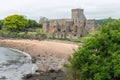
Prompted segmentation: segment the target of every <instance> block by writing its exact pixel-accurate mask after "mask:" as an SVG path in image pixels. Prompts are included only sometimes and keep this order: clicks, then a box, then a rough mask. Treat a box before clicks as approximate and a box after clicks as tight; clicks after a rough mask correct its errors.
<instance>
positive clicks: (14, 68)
mask: <svg viewBox="0 0 120 80" xmlns="http://www.w3.org/2000/svg"><path fill="white" fill-rule="evenodd" d="M32 68H33V64H32V63H31V58H30V56H28V55H26V54H23V53H22V52H19V51H16V50H12V49H8V48H2V47H0V80H21V77H22V76H23V75H24V74H28V73H31V72H32Z"/></svg>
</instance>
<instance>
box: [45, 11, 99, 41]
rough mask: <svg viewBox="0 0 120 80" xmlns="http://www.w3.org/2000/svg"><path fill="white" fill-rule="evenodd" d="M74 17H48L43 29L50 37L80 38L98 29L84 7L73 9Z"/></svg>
mask: <svg viewBox="0 0 120 80" xmlns="http://www.w3.org/2000/svg"><path fill="white" fill-rule="evenodd" d="M71 14H72V19H54V20H49V19H46V20H45V21H44V23H43V31H44V32H47V33H48V37H49V38H73V39H74V38H79V37H82V36H83V35H84V34H87V33H89V32H90V31H94V30H96V29H97V25H96V24H95V20H94V19H93V20H92V19H91V20H87V19H86V17H85V15H84V10H83V9H72V13H71Z"/></svg>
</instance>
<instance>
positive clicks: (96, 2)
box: [0, 0, 120, 20]
mask: <svg viewBox="0 0 120 80" xmlns="http://www.w3.org/2000/svg"><path fill="white" fill-rule="evenodd" d="M74 8H83V9H84V13H85V15H86V17H87V18H88V19H90V18H92V19H101V18H107V17H112V18H120V0H0V19H3V18H5V17H6V16H8V15H11V14H21V15H25V16H27V18H31V19H35V20H38V19H39V18H40V16H44V17H48V18H50V19H57V18H71V9H74Z"/></svg>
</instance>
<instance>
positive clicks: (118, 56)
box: [68, 19, 120, 80]
mask: <svg viewBox="0 0 120 80" xmlns="http://www.w3.org/2000/svg"><path fill="white" fill-rule="evenodd" d="M69 62H70V65H69V66H68V67H69V68H70V69H71V70H72V71H73V74H74V75H73V76H72V78H73V79H71V80H120V19H119V20H115V21H113V22H111V23H109V24H103V25H102V26H101V27H100V29H99V33H97V34H95V35H94V36H93V37H91V38H90V39H88V40H87V41H86V42H85V43H84V45H83V46H82V48H79V49H78V50H77V51H76V52H75V53H74V54H73V55H72V56H71V58H70V60H69ZM69 80H70V79H69Z"/></svg>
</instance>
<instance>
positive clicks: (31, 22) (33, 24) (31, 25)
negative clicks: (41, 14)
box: [28, 19, 42, 28]
mask: <svg viewBox="0 0 120 80" xmlns="http://www.w3.org/2000/svg"><path fill="white" fill-rule="evenodd" d="M37 27H39V28H41V27H42V25H40V24H39V23H37V22H36V21H35V20H32V19H29V20H28V28H37Z"/></svg>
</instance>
